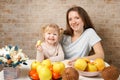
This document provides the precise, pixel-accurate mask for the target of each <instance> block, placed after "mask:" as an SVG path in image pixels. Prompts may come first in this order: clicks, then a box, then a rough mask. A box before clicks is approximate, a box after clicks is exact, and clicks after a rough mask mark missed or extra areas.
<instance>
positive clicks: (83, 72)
mask: <svg viewBox="0 0 120 80" xmlns="http://www.w3.org/2000/svg"><path fill="white" fill-rule="evenodd" d="M78 72H79V75H81V76H86V77H95V76H100V74H101V73H100V71H96V72H87V71H80V70H79V71H78Z"/></svg>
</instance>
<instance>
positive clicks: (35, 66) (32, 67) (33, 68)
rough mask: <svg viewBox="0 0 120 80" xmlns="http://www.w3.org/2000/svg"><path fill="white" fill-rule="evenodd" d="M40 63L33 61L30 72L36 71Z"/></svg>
mask: <svg viewBox="0 0 120 80" xmlns="http://www.w3.org/2000/svg"><path fill="white" fill-rule="evenodd" d="M40 64H41V63H40V62H39V61H33V62H32V63H31V70H36V68H37V66H38V65H40Z"/></svg>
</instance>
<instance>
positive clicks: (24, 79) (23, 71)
mask: <svg viewBox="0 0 120 80" xmlns="http://www.w3.org/2000/svg"><path fill="white" fill-rule="evenodd" d="M33 61H34V60H28V61H27V63H28V65H21V68H20V75H19V77H18V78H17V79H14V80H31V79H30V78H29V76H28V72H29V71H30V65H31V63H32V62H33ZM79 78H80V79H79V80H104V79H102V78H101V77H100V76H99V77H91V78H90V77H84V76H79ZM0 80H4V75H3V70H2V71H1V72H0ZM118 80H120V76H119V79H118Z"/></svg>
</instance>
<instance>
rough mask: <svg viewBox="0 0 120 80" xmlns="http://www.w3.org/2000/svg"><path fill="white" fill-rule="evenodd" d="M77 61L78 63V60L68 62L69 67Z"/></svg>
mask: <svg viewBox="0 0 120 80" xmlns="http://www.w3.org/2000/svg"><path fill="white" fill-rule="evenodd" d="M75 61H76V59H73V60H70V61H69V62H68V65H69V66H73V65H74V62H75Z"/></svg>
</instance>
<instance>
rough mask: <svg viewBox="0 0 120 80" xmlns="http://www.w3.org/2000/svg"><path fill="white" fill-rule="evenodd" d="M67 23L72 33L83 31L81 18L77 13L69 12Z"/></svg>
mask: <svg viewBox="0 0 120 80" xmlns="http://www.w3.org/2000/svg"><path fill="white" fill-rule="evenodd" d="M68 21H69V25H70V27H71V28H72V29H73V31H81V30H82V31H83V29H84V23H83V21H82V18H81V17H80V16H79V14H78V12H76V11H70V12H69V14H68Z"/></svg>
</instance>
